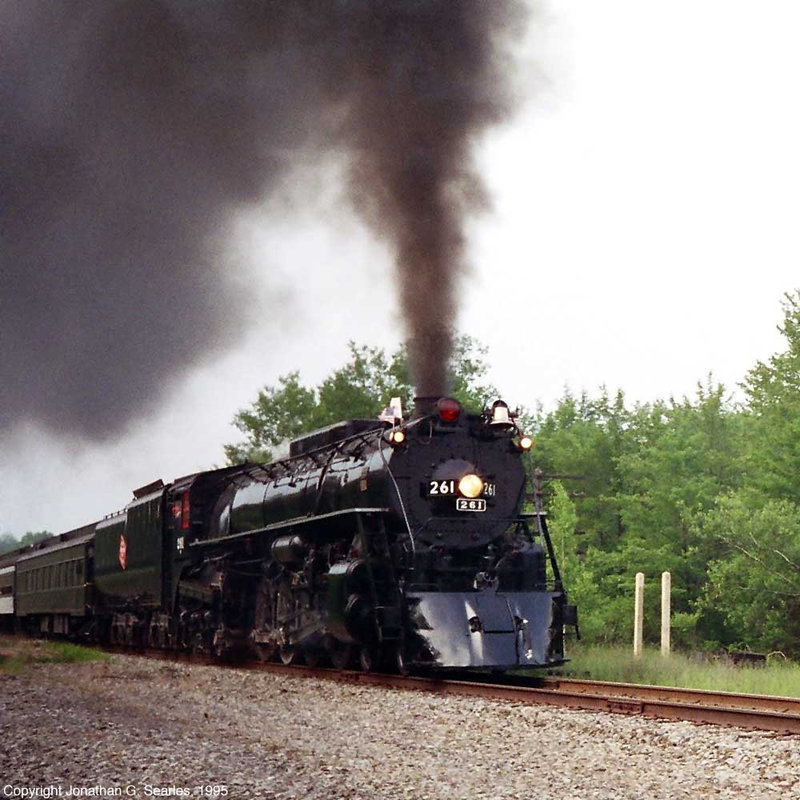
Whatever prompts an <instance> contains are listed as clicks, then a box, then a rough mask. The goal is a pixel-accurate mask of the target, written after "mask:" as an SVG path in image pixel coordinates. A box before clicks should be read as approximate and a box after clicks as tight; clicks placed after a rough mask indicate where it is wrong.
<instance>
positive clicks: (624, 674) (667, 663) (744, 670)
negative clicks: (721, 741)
mask: <svg viewBox="0 0 800 800" xmlns="http://www.w3.org/2000/svg"><path fill="white" fill-rule="evenodd" d="M570 658H571V659H572V660H571V662H570V663H569V664H568V665H567V666H566V668H565V669H564V672H566V673H568V674H570V675H573V676H575V677H577V678H592V679H593V680H599V681H617V682H620V683H639V684H647V685H650V686H679V687H682V688H684V687H685V688H689V689H708V690H713V691H724V692H743V693H747V694H771V695H780V696H783V697H800V664H797V663H793V662H791V661H787V660H784V659H782V658H772V659H769V660H768V663H767V665H766V666H765V667H758V668H752V667H734V666H732V665H731V664H730V663H728V662H727V661H726V660H725V659H718V658H714V657H710V656H706V657H700V656H686V655H683V654H681V653H674V652H673V653H671V654H670V655H669V656H666V657H665V656H662V655H661V652H660V651H658V650H653V649H648V648H645V651H644V653H642V657H641V658H633V652H632V648H631V647H608V646H597V645H584V644H581V645H579V646H577V647H575V648H573V652H571V653H570Z"/></svg>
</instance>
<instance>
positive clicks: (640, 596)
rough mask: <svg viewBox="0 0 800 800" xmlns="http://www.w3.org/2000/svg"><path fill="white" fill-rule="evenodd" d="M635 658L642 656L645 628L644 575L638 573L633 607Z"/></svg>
mask: <svg viewBox="0 0 800 800" xmlns="http://www.w3.org/2000/svg"><path fill="white" fill-rule="evenodd" d="M633 609H634V610H633V657H634V658H640V657H641V655H642V635H643V634H642V631H643V627H644V573H643V572H637V573H636V593H635V595H634V607H633Z"/></svg>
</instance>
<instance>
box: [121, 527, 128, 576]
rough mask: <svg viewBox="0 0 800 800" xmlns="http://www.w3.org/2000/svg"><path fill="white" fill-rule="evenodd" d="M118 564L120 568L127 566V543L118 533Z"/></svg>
mask: <svg viewBox="0 0 800 800" xmlns="http://www.w3.org/2000/svg"><path fill="white" fill-rule="evenodd" d="M119 565H120V566H121V567H122V569H127V568H128V543H127V542H126V541H125V537H124V536H123V535H122V534H120V535H119Z"/></svg>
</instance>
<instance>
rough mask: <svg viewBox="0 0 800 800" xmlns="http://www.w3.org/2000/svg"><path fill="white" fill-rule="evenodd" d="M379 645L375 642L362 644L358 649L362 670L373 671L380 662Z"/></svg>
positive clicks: (359, 664) (359, 663)
mask: <svg viewBox="0 0 800 800" xmlns="http://www.w3.org/2000/svg"><path fill="white" fill-rule="evenodd" d="M378 656H379V652H378V647H377V646H376V645H373V644H365V645H362V647H361V649H360V650H359V651H358V666H359V667H361V671H362V672H372V671H373V670H374V669H375V667H377V665H378V664H379V663H380V659H379V657H378Z"/></svg>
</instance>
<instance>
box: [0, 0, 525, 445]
mask: <svg viewBox="0 0 800 800" xmlns="http://www.w3.org/2000/svg"><path fill="white" fill-rule="evenodd" d="M520 7H521V3H520V2H517V0H507V1H505V0H494V2H491V3H490V2H483V0H470V1H469V2H458V0H441V1H437V0H427V1H425V0H397V2H377V1H373V2H370V1H369V0H362V1H361V2H357V1H356V0H350V1H349V2H348V1H346V0H339V1H338V2H337V1H336V0H329V2H320V1H319V0H314V2H311V0H306V1H305V2H304V1H303V0H294V1H293V2H283V1H282V0H281V1H278V0H275V2H268V1H267V0H262V1H261V2H256V0H252V2H248V0H240V2H235V3H234V2H230V3H228V2H219V3H216V2H189V1H188V0H187V1H186V2H177V0H175V2H168V1H167V0H129V1H128V2H124V1H123V2H117V3H71V2H64V3H50V2H36V1H35V0H29V1H28V2H26V3H22V4H11V5H8V6H6V7H5V8H4V9H3V10H2V11H0V20H2V27H0V49H2V52H3V60H4V69H3V72H2V77H1V78H0V99H1V100H2V104H1V105H0V137H2V142H3V157H2V161H0V213H2V221H1V222H0V225H2V228H1V230H2V252H1V253H0V259H2V260H0V414H1V415H2V416H0V428H9V427H11V426H12V425H13V424H15V423H17V422H21V421H25V420H34V421H38V422H40V423H43V424H44V425H46V426H48V427H50V428H53V429H56V430H60V431H64V432H70V433H77V434H80V435H84V436H90V437H93V438H103V437H106V436H108V435H110V434H112V433H114V432H116V431H118V430H120V429H121V428H122V426H123V425H124V424H125V423H126V422H128V421H129V420H131V419H132V418H134V417H135V416H136V415H138V414H141V413H142V412H143V411H144V410H145V409H147V408H150V407H152V406H153V404H154V403H156V402H157V401H158V400H159V399H160V398H161V397H162V396H163V394H164V393H165V392H167V391H168V390H169V388H170V386H171V385H172V383H173V382H174V381H175V380H176V379H177V378H179V377H180V376H181V375H182V374H185V372H186V371H187V370H189V369H191V368H192V367H194V366H196V365H197V364H198V363H200V362H201V361H202V360H204V359H206V358H208V357H209V356H211V355H214V354H216V353H218V352H220V351H221V350H223V349H224V348H226V347H230V346H231V345H232V344H234V343H235V341H236V340H237V337H239V336H240V335H241V334H242V333H243V327H244V324H245V322H246V320H245V321H244V322H243V314H244V312H243V308H242V303H243V302H244V299H243V298H242V297H241V295H240V294H239V293H237V290H236V289H237V287H236V285H235V281H234V280H233V278H232V270H231V269H230V267H229V265H228V264H226V263H225V261H224V259H223V258H222V256H221V253H222V252H223V247H222V242H223V238H224V237H225V236H226V235H227V233H228V225H229V223H230V221H231V219H232V217H233V215H234V214H235V213H236V211H237V209H240V208H242V207H243V206H245V205H247V204H250V203H253V202H257V201H259V200H262V199H263V198H265V197H268V196H269V195H270V193H271V192H272V191H273V190H274V189H275V188H276V187H277V185H278V182H279V181H280V180H281V179H284V178H285V177H286V173H287V170H289V169H291V167H292V156H291V154H292V153H293V152H297V151H298V150H299V148H301V147H302V148H303V159H306V158H307V157H308V153H309V152H315V153H317V154H319V157H320V159H323V158H330V157H331V155H332V154H334V155H336V156H337V157H344V158H347V159H348V164H349V176H350V181H349V187H348V188H349V196H350V198H351V200H352V202H353V203H354V205H355V206H356V207H357V209H358V210H359V212H360V213H361V214H362V215H363V216H364V218H365V219H366V220H367V221H368V222H369V224H370V225H371V227H372V229H373V230H374V231H376V232H377V233H378V234H379V235H381V236H382V237H384V238H385V239H386V240H387V241H388V242H389V243H390V245H391V246H392V248H393V250H394V253H395V258H396V262H397V266H398V270H399V271H398V276H399V282H400V286H401V297H402V306H403V311H404V314H405V319H406V321H407V326H408V327H407V334H408V337H409V340H410V342H411V351H412V358H413V365H414V367H413V369H414V376H413V377H414V380H415V383H416V387H417V391H418V392H419V393H420V394H436V395H440V394H443V393H445V391H446V388H447V387H446V363H447V357H448V355H449V348H450V339H451V332H452V327H453V322H454V319H453V317H454V312H455V294H456V289H457V279H458V276H459V274H460V272H461V270H462V268H463V261H464V252H463V251H464V224H465V220H466V219H467V218H468V215H469V213H470V212H473V211H475V210H478V209H480V207H481V205H482V203H483V199H484V198H483V193H482V190H481V184H480V180H479V179H478V177H477V176H476V174H475V171H474V169H473V165H472V161H471V153H470V150H471V147H472V145H473V144H474V140H475V138H476V136H477V135H478V134H479V133H480V132H481V131H482V130H483V129H484V128H485V127H486V126H487V125H489V124H491V123H494V122H496V121H498V120H499V119H501V118H502V117H503V115H504V114H505V113H506V111H507V107H508V105H509V103H508V98H507V94H506V91H505V80H504V78H503V73H504V68H505V63H504V59H505V57H506V50H505V45H506V44H507V43H508V42H509V41H510V40H511V39H512V38H513V36H514V34H515V33H516V32H517V31H518V30H519V27H520V25H521V22H522V14H521V13H520ZM378 280H382V281H385V277H384V276H377V277H376V281H378ZM343 282H346V276H343ZM343 300H346V297H344V298H343ZM261 311H263V312H265V313H269V312H270V311H271V310H270V309H262V310H261ZM356 313H357V310H356Z"/></svg>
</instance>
